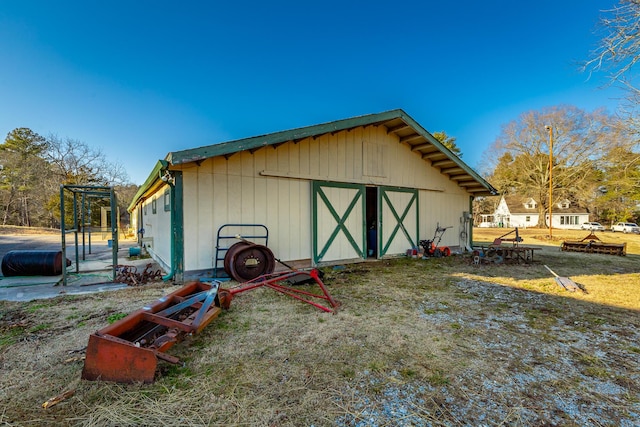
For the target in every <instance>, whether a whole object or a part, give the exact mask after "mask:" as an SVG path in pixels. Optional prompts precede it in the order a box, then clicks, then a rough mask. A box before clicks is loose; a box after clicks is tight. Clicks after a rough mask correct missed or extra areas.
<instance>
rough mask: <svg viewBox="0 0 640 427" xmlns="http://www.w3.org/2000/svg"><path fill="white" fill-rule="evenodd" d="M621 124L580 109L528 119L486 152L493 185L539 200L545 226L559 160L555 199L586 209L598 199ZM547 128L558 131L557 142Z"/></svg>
mask: <svg viewBox="0 0 640 427" xmlns="http://www.w3.org/2000/svg"><path fill="white" fill-rule="evenodd" d="M614 121H615V119H614V118H613V117H612V116H610V115H608V114H606V113H604V112H603V111H596V112H593V113H587V112H585V111H583V110H580V109H578V108H576V107H572V106H565V107H552V108H547V109H544V110H542V111H530V112H527V113H524V114H522V115H521V116H520V117H519V119H518V120H514V121H512V122H510V123H508V124H506V125H505V126H503V129H502V132H501V134H500V135H499V137H498V139H497V140H496V141H495V142H494V144H493V145H492V147H491V148H490V149H489V150H488V152H487V153H485V157H487V158H488V159H489V163H490V164H491V165H492V168H491V169H492V170H493V173H492V174H491V178H490V181H492V182H494V183H497V184H496V185H497V187H498V188H499V189H500V190H501V192H502V193H503V194H520V195H522V196H528V197H533V198H534V199H536V201H538V206H539V224H538V225H539V226H541V227H544V226H545V223H544V221H545V213H546V212H547V211H548V209H549V203H548V194H549V181H550V177H549V172H550V167H549V165H550V160H551V158H553V165H552V167H553V180H552V186H553V200H554V203H555V202H557V201H558V200H560V199H561V198H567V199H569V200H571V201H574V202H578V203H580V204H582V205H585V204H587V203H588V202H589V201H590V200H591V199H593V198H594V197H595V196H594V194H595V188H596V186H597V182H596V177H597V174H596V171H598V170H599V167H600V164H599V162H600V160H601V159H602V158H603V157H604V155H605V153H607V152H608V150H607V147H608V146H609V145H610V141H611V139H612V138H613V133H612V125H611V124H612V122H614ZM545 126H550V127H551V128H552V129H553V156H550V155H549V154H550V148H551V147H550V145H551V142H552V141H551V138H550V135H549V132H548V131H547V129H545Z"/></svg>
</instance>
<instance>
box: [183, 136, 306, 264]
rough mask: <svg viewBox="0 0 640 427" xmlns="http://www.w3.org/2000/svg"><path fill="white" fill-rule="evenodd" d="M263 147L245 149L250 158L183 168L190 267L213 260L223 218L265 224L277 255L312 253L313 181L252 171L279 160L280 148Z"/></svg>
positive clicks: (289, 256)
mask: <svg viewBox="0 0 640 427" xmlns="http://www.w3.org/2000/svg"><path fill="white" fill-rule="evenodd" d="M258 153H260V154H258ZM258 153H255V154H254V155H251V154H250V153H243V156H244V154H246V155H247V156H248V158H247V159H250V162H249V161H247V159H242V161H240V162H239V161H235V162H231V161H230V160H231V159H229V160H225V159H224V158H216V159H209V160H207V161H205V162H203V163H202V165H201V166H200V167H198V168H191V169H185V170H184V175H183V176H184V183H185V204H184V210H185V270H186V271H191V270H203V269H208V268H212V267H213V266H214V261H215V256H216V254H215V246H216V238H217V232H218V229H219V228H220V227H221V226H223V225H224V224H238V223H242V224H264V225H266V226H267V228H268V229H269V247H270V249H271V250H272V251H273V252H274V255H275V256H276V258H280V259H283V260H291V259H304V258H310V257H311V246H310V243H309V242H310V239H311V212H310V207H309V200H310V198H311V196H310V186H311V184H310V182H309V181H307V180H297V179H287V178H273V177H263V176H260V175H259V173H258V172H259V171H260V170H263V169H264V167H262V168H261V169H254V174H253V176H248V171H249V170H251V165H253V168H255V167H256V166H262V165H267V164H274V163H273V162H274V161H275V162H277V159H278V158H277V156H278V154H279V153H278V152H277V150H273V148H271V147H267V148H265V149H263V150H259V151H258ZM233 157H240V156H232V158H233ZM249 163H251V165H250V164H249ZM287 163H289V162H288V161H287ZM211 164H213V167H210V166H209V165H211ZM219 171H223V173H219ZM224 172H226V173H224ZM192 188H197V189H198V191H197V192H196V191H193V190H191V189H192ZM196 194H197V197H196ZM246 232H250V231H249V230H246ZM223 243H225V244H226V243H228V242H223Z"/></svg>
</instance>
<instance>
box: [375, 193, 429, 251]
mask: <svg viewBox="0 0 640 427" xmlns="http://www.w3.org/2000/svg"><path fill="white" fill-rule="evenodd" d="M378 206H379V212H380V213H379V215H380V218H379V219H380V223H379V224H380V225H379V229H378V235H379V236H380V237H379V239H378V241H379V243H380V250H379V254H380V256H381V257H382V256H384V255H397V254H403V253H405V252H406V250H407V249H410V248H413V247H415V246H417V245H418V235H419V230H418V190H416V189H411V188H392V187H380V188H379V190H378Z"/></svg>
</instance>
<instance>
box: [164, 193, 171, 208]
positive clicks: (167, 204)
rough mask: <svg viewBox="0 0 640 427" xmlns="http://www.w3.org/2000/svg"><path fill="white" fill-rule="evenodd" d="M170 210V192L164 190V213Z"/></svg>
mask: <svg viewBox="0 0 640 427" xmlns="http://www.w3.org/2000/svg"><path fill="white" fill-rule="evenodd" d="M170 210H171V190H170V189H168V188H165V190H164V211H165V212H169V211H170Z"/></svg>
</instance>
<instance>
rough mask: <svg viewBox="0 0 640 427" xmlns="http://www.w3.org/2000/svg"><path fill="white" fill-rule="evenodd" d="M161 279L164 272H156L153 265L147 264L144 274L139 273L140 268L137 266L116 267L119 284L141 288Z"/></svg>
mask: <svg viewBox="0 0 640 427" xmlns="http://www.w3.org/2000/svg"><path fill="white" fill-rule="evenodd" d="M160 279H162V270H160V269H156V270H154V269H153V264H151V263H149V264H147V266H146V267H145V269H144V270H143V271H142V273H138V267H136V266H135V265H116V280H115V281H116V282H118V283H126V284H128V285H129V286H140V285H144V284H145V283H149V282H153V281H156V280H160Z"/></svg>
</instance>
